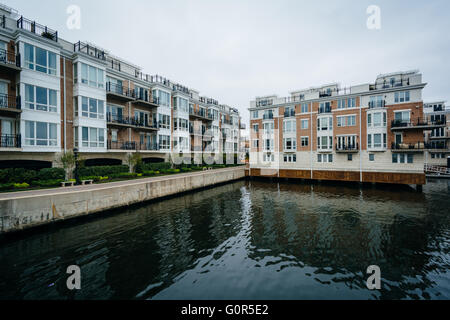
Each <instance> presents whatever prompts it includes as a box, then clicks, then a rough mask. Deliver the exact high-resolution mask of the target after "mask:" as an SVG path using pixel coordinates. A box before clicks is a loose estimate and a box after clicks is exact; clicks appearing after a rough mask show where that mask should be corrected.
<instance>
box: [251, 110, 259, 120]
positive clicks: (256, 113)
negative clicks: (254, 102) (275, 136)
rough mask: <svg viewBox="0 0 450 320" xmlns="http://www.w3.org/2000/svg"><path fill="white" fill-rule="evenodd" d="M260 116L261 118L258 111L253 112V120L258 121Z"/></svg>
mask: <svg viewBox="0 0 450 320" xmlns="http://www.w3.org/2000/svg"><path fill="white" fill-rule="evenodd" d="M258 116H259V115H258V111H253V112H252V118H253V119H258Z"/></svg>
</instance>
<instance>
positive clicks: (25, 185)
mask: <svg viewBox="0 0 450 320" xmlns="http://www.w3.org/2000/svg"><path fill="white" fill-rule="evenodd" d="M29 187H30V185H29V184H28V183H26V182H24V183H14V189H26V188H29Z"/></svg>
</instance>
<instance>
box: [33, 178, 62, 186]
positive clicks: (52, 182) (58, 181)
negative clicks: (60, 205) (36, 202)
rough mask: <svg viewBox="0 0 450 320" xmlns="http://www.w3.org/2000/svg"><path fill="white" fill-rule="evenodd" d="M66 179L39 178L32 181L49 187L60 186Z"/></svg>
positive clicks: (35, 184)
mask: <svg viewBox="0 0 450 320" xmlns="http://www.w3.org/2000/svg"><path fill="white" fill-rule="evenodd" d="M61 182H64V179H52V180H42V181H41V180H38V181H34V182H33V183H32V185H33V186H37V187H41V188H48V187H59V186H60V185H61Z"/></svg>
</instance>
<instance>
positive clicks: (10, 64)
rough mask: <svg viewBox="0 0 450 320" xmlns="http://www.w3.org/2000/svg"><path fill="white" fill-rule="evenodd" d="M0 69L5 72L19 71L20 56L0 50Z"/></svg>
mask: <svg viewBox="0 0 450 320" xmlns="http://www.w3.org/2000/svg"><path fill="white" fill-rule="evenodd" d="M0 67H1V68H4V69H7V70H12V71H20V70H21V67H20V54H16V53H15V52H13V51H8V50H4V49H0Z"/></svg>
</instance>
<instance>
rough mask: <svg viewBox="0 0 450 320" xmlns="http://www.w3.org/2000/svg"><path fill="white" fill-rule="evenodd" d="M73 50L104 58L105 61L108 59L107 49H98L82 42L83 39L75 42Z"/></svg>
mask: <svg viewBox="0 0 450 320" xmlns="http://www.w3.org/2000/svg"><path fill="white" fill-rule="evenodd" d="M73 51H75V52H77V51H79V52H83V53H85V54H87V55H89V56H93V57H95V58H97V59H100V60H103V61H105V60H106V54H105V51H103V50H100V49H97V48H96V47H94V46H92V45H89V44H87V43H84V42H81V41H78V42H76V43H74V44H73Z"/></svg>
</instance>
